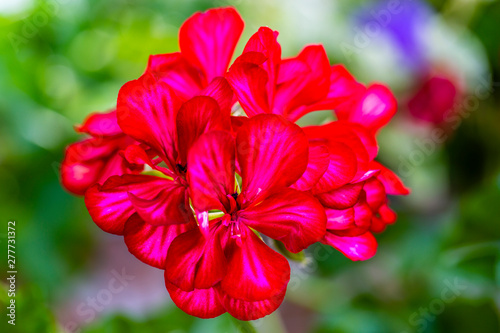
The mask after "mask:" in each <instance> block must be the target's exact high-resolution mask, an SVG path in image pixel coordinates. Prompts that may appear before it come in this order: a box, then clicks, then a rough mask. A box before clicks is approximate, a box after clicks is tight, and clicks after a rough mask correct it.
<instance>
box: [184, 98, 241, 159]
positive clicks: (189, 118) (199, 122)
mask: <svg viewBox="0 0 500 333" xmlns="http://www.w3.org/2000/svg"><path fill="white" fill-rule="evenodd" d="M230 122H231V120H230V118H229V113H228V114H223V113H222V111H221V109H220V108H219V105H218V103H217V102H216V101H215V99H213V98H211V97H208V96H197V97H193V98H192V99H190V100H189V101H187V102H186V103H184V104H182V107H181V109H180V110H179V113H178V114H177V133H178V138H179V139H178V145H179V159H180V162H178V163H180V164H181V165H185V164H186V162H187V155H188V151H189V149H190V148H191V146H192V145H193V144H194V143H195V141H196V140H197V139H198V138H199V137H200V135H202V134H203V133H206V132H209V131H215V130H228V131H229V130H230V126H231V124H230Z"/></svg>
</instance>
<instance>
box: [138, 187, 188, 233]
mask: <svg viewBox="0 0 500 333" xmlns="http://www.w3.org/2000/svg"><path fill="white" fill-rule="evenodd" d="M160 179H163V181H157V182H156V184H155V185H154V186H158V187H159V189H158V190H156V191H155V192H156V193H155V194H154V195H153V193H152V192H149V193H144V192H143V191H134V189H129V193H128V197H129V200H130V202H131V203H132V205H133V207H134V209H135V211H136V212H137V213H138V214H139V216H140V217H141V218H143V219H144V221H146V222H147V223H149V224H151V225H155V226H160V225H167V224H183V223H187V222H189V221H191V220H193V218H194V217H193V213H192V212H191V209H190V207H189V205H188V201H187V193H186V187H185V186H183V185H180V184H178V183H176V182H174V181H172V180H169V179H164V178H160ZM152 186H153V185H152Z"/></svg>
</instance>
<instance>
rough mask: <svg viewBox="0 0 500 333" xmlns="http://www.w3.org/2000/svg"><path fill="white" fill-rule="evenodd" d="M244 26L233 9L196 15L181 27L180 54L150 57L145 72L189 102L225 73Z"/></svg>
mask: <svg viewBox="0 0 500 333" xmlns="http://www.w3.org/2000/svg"><path fill="white" fill-rule="evenodd" d="M243 26H244V23H243V20H242V19H241V17H240V15H239V14H238V12H236V10H235V9H234V8H217V9H211V10H208V11H206V12H204V13H196V14H194V15H193V16H191V17H190V18H189V19H188V20H187V21H186V22H184V24H183V25H182V27H181V28H180V31H179V45H180V49H181V51H180V52H176V53H167V54H159V55H152V56H150V58H149V63H148V67H147V70H146V71H147V72H149V73H151V74H153V75H154V76H155V77H156V78H157V79H158V80H160V81H162V82H165V83H167V84H168V85H169V86H170V87H171V88H172V89H173V90H174V91H175V93H176V94H177V95H178V96H179V97H180V98H181V99H182V100H188V99H189V98H191V97H193V96H196V95H198V94H199V93H200V91H201V90H203V89H205V88H206V87H207V86H208V85H209V84H210V83H211V82H212V80H213V79H214V78H216V77H219V76H224V75H225V74H226V71H227V68H228V66H229V62H230V61H231V57H232V56H233V53H234V49H235V47H236V44H237V43H238V40H239V38H240V36H241V33H242V32H243ZM228 102H229V103H230V105H229V107H230V106H231V104H232V103H231V102H232V101H231V100H229V101H228ZM221 107H224V106H222V105H221Z"/></svg>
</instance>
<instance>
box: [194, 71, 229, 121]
mask: <svg viewBox="0 0 500 333" xmlns="http://www.w3.org/2000/svg"><path fill="white" fill-rule="evenodd" d="M199 94H200V95H201V96H208V97H212V98H213V99H215V100H216V101H217V103H218V104H219V107H220V109H221V111H222V113H223V114H224V115H227V116H228V117H229V116H230V115H231V107H232V106H233V90H232V89H231V86H230V85H229V82H227V80H226V79H225V78H223V77H216V78H215V79H213V80H212V82H210V84H209V85H208V86H207V87H206V88H205V89H203V90H202V91H201V92H200V93H199Z"/></svg>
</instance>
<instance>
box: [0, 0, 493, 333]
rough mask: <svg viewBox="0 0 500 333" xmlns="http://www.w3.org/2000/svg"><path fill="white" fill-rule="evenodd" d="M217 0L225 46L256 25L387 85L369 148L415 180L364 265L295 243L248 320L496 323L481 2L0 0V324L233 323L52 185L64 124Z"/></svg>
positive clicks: (290, 327) (486, 51) (488, 75)
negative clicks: (393, 102) (233, 27)
mask: <svg viewBox="0 0 500 333" xmlns="http://www.w3.org/2000/svg"><path fill="white" fill-rule="evenodd" d="M228 5H231V6H235V7H236V8H237V9H238V10H239V11H240V13H241V15H242V16H243V18H244V20H245V22H246V28H245V32H244V35H243V38H242V41H241V42H240V45H239V48H238V50H241V49H242V47H243V45H244V41H245V39H247V38H248V37H249V36H250V35H251V34H252V33H254V32H255V31H256V30H257V29H258V27H259V26H262V25H266V26H270V27H271V28H273V29H275V30H278V31H280V36H279V41H280V42H281V44H282V47H283V54H284V55H285V56H293V55H295V54H296V53H298V51H299V50H300V49H301V48H302V47H303V46H304V45H306V44H311V43H321V44H323V45H324V46H325V48H326V49H327V52H328V54H329V57H330V60H331V62H332V63H343V64H344V65H345V66H346V67H347V68H348V69H349V70H350V71H351V72H352V73H354V74H355V75H356V76H357V78H358V79H359V80H360V81H362V82H364V83H370V82H374V81H379V82H383V83H385V84H387V85H389V86H390V87H391V89H393V91H394V93H395V95H396V96H397V99H398V102H399V110H398V114H397V115H396V117H395V118H394V119H393V121H392V122H391V123H390V125H389V126H388V127H387V128H386V129H384V130H383V131H382V133H381V134H380V136H379V140H380V146H381V149H380V155H379V159H380V160H381V161H383V162H384V163H385V164H387V165H389V166H390V167H391V168H392V169H393V170H395V171H396V172H397V173H398V174H399V175H400V177H401V178H402V179H403V180H404V182H405V183H406V184H407V185H408V186H409V187H411V188H412V194H411V195H410V196H408V197H404V198H391V201H392V205H393V207H394V208H395V209H396V211H397V212H398V215H399V218H398V221H397V223H396V224H395V225H392V226H390V227H389V228H388V229H387V230H386V232H384V233H383V234H380V235H379V236H378V239H379V243H380V245H379V249H378V253H377V255H376V256H375V257H374V258H373V259H371V260H369V261H366V262H351V261H349V260H347V259H346V258H345V257H343V256H342V255H341V254H340V253H338V252H336V251H328V250H327V249H326V248H324V247H322V246H316V247H312V248H310V249H309V250H308V251H306V252H307V253H306V257H307V259H306V260H305V261H304V262H302V263H293V264H292V266H293V271H292V280H291V282H290V285H289V291H288V293H287V297H286V299H285V302H284V304H283V305H282V306H281V308H280V309H279V311H277V312H275V313H274V314H272V315H271V316H268V317H266V318H264V319H262V320H259V321H257V322H254V323H253V325H254V326H255V327H256V329H257V330H258V331H259V332H273V333H284V332H289V333H302V332H316V333H320V332H321V333H323V332H325V333H326V332H335V333H337V332H338V333H351V332H353V333H360V332H361V333H365V332H366V333H370V332H384V333H385V332H396V333H405V332H407V333H410V332H427V333H431V332H432V333H433V332H464V333H469V332H485V333H490V332H492V333H493V332H499V331H500V319H499V318H500V289H499V285H500V161H499V160H500V37H499V36H500V35H499V34H500V2H498V1H493V0H448V1H437V0H436V1H430V2H424V1H417V0H392V1H377V2H372V1H361V0H342V1H341V0H311V1H299V0H287V1H285V0H283V1H279V0H234V1H232V0H215V1H207V0H183V1H180V0H178V1H172V0H149V1H140V0H47V1H36V0H0V221H1V226H2V227H1V228H2V229H0V248H1V251H2V252H1V253H3V254H2V255H0V263H1V267H2V270H1V271H0V277H1V278H2V281H1V283H0V287H1V289H2V290H1V291H0V304H1V308H2V317H1V318H0V331H1V332H23V333H31V332H36V333H39V332H89V333H90V332H110V333H111V332H113V333H114V332H117V333H118V332H120V333H122V332H141V333H142V332H144V333H148V332H175V333H181V332H186V333H187V332H189V333H198V332H203V333H205V332H238V331H245V330H246V328H245V327H244V326H242V325H241V324H239V323H237V322H235V321H233V320H232V319H231V318H230V316H228V315H223V316H221V317H219V318H216V319H211V320H201V319H197V318H193V317H191V316H188V315H186V314H184V313H183V312H182V311H180V310H178V309H177V308H176V307H175V306H174V305H173V304H172V302H171V301H170V299H169V296H168V293H167V291H166V289H165V288H164V285H163V274H162V272H161V271H160V270H157V269H154V268H150V267H148V266H146V265H144V264H142V263H140V262H139V261H138V260H137V259H135V258H134V257H133V256H132V255H130V254H129V253H128V252H127V249H126V247H125V245H124V244H123V241H122V240H121V238H120V237H117V236H112V235H107V234H105V233H103V232H102V231H101V230H99V229H98V228H97V227H96V226H95V225H94V224H93V222H92V221H91V219H90V217H89V215H88V213H87V212H86V209H85V206H84V203H83V199H82V198H78V197H73V196H71V195H70V194H68V193H67V192H65V191H64V190H63V189H62V188H61V186H60V184H59V178H58V169H59V165H60V164H59V163H60V161H61V159H62V156H63V150H64V147H65V146H66V145H67V144H69V143H71V142H73V141H75V140H77V139H78V136H77V135H76V134H75V133H74V131H73V128H72V126H73V125H74V124H78V123H80V122H81V121H82V120H83V119H84V118H85V116H86V115H87V114H88V113H90V112H92V111H104V110H108V109H110V108H112V107H113V105H114V103H115V102H116V96H117V92H118V90H119V88H120V87H121V85H123V84H124V83H125V82H127V81H128V80H131V79H134V78H137V77H138V76H139V75H140V74H141V73H142V72H143V70H144V68H145V66H146V63H147V59H148V56H149V55H150V54H157V53H166V52H173V51H176V50H178V45H177V31H178V28H179V26H180V25H181V24H182V22H183V21H184V20H185V19H186V18H187V17H189V16H190V15H191V14H192V13H194V12H195V11H199V10H205V9H208V8H211V7H220V6H228ZM329 118H331V113H330V112H318V113H316V114H314V115H312V116H310V117H308V118H306V119H303V120H301V122H302V124H307V123H318V122H322V121H325V119H329ZM9 220H15V221H16V222H17V224H16V227H17V230H16V236H17V244H16V259H17V270H18V274H17V294H16V301H17V303H16V304H17V318H16V319H17V320H16V323H17V324H16V326H15V327H14V326H11V325H7V323H6V321H7V319H6V316H5V313H6V302H7V301H8V298H7V295H6V290H7V283H6V277H7V273H6V271H7V269H4V268H5V267H6V259H7V258H6V253H7V249H6V248H7V244H6V240H7V236H6V233H7V222H8V221H9ZM116 276H121V277H122V278H121V280H120V279H117V278H116ZM117 281H119V282H117ZM110 284H113V285H112V286H111V285H110ZM110 290H112V291H113V292H110Z"/></svg>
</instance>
